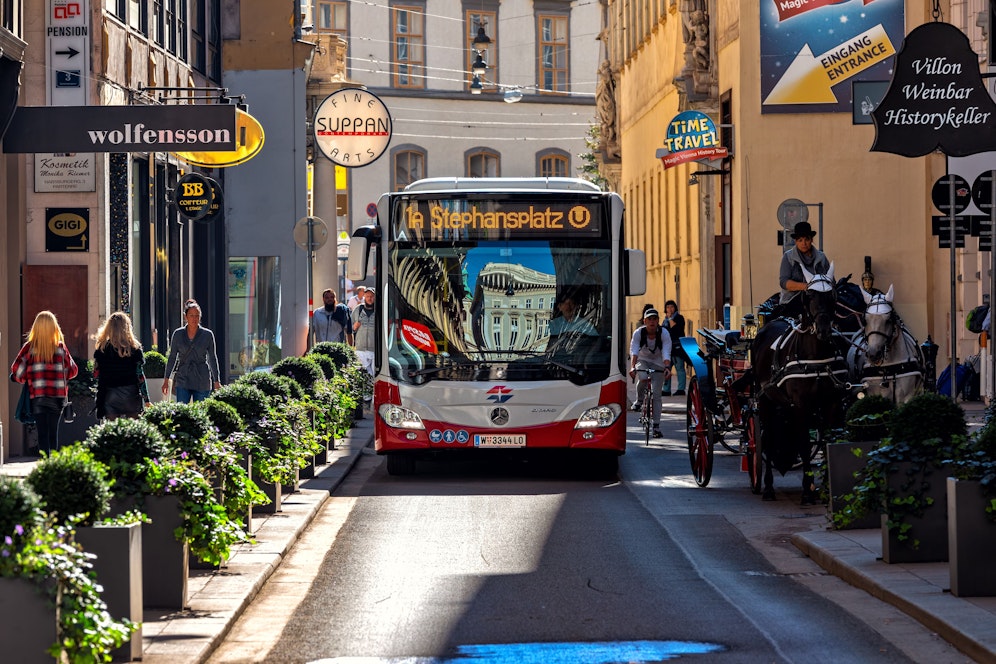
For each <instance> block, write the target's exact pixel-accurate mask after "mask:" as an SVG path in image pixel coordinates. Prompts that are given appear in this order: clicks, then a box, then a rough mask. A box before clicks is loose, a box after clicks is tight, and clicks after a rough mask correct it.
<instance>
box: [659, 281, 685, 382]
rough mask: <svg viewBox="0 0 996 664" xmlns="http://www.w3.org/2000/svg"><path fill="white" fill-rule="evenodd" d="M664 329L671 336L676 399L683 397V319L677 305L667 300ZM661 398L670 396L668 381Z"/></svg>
mask: <svg viewBox="0 0 996 664" xmlns="http://www.w3.org/2000/svg"><path fill="white" fill-rule="evenodd" d="M664 329H666V330H667V331H668V332H669V333H670V335H671V366H672V367H673V368H674V371H673V372H672V373H674V374H676V375H677V376H678V384H677V386H676V387H677V388H678V389H676V390H675V391H674V395H675V396H677V397H680V396H684V395H685V361H686V358H685V351H683V350H682V349H681V338H682V337H683V336H685V317H684V316H682V315H681V314H680V313H678V303H677V302H675V301H674V300H668V301H667V302H665V303H664ZM661 394H662V396H665V397H669V396H671V381H670V379H669V380H667V381H666V382H665V383H664V391H663V392H662V393H661Z"/></svg>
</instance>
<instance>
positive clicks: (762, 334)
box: [751, 264, 847, 505]
mask: <svg viewBox="0 0 996 664" xmlns="http://www.w3.org/2000/svg"><path fill="white" fill-rule="evenodd" d="M803 273H804V274H805V277H806V281H807V283H808V284H809V286H808V288H807V290H805V291H803V292H802V293H800V294H799V295H798V297H801V298H803V300H802V303H803V313H802V316H801V318H800V320H799V321H798V322H797V321H795V320H791V319H787V318H776V319H774V320H771V321H768V322H766V323H765V324H764V326H763V327H761V329H760V330H758V332H757V338H756V339H754V342H753V343H752V344H751V366H752V371H751V374H752V377H753V380H754V388H755V394H757V395H758V398H757V413H758V421H759V423H760V427H761V451H762V456H763V458H764V462H765V470H764V490H763V494H762V496H763V498H764V500H774V499H775V490H774V486H773V484H774V482H773V475H772V468H775V469H777V470H778V472H779V473H780V474H782V475H784V474H785V473H786V472H788V471H789V470H790V469H791V468H792V467H793V466H794V465H795V463H796V461H797V460H801V461H802V470H803V478H802V504H803V505H812V504H815V502H816V497H817V494H816V487H815V482H814V480H813V471H812V455H813V451H814V445H813V444H812V442H811V439H810V433H809V432H810V430H811V429H816V430H818V431H819V430H822V429H824V428H826V427H829V426H834V425H836V424H838V423H839V422H840V421H841V420H842V419H843V405H842V404H843V402H844V396H845V390H846V383H845V381H846V380H847V363H846V361H845V359H844V357H843V355H842V354H841V352H840V349H839V345H838V344H837V343H836V341H835V339H834V336H835V334H834V327H833V324H834V315H835V307H836V289H835V288H834V281H833V265H832V264H831V265H830V270H829V271H828V272H827V274H826V275H819V274H817V275H813V274H809V273H808V272H806V271H805V270H803Z"/></svg>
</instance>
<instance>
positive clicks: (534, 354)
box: [386, 197, 613, 385]
mask: <svg viewBox="0 0 996 664" xmlns="http://www.w3.org/2000/svg"><path fill="white" fill-rule="evenodd" d="M539 199H540V200H539V201H538V203H537V202H535V201H534V202H533V203H532V204H531V206H525V207H524V205H523V203H522V202H521V199H516V200H515V201H514V203H512V204H510V203H508V202H505V203H503V202H502V201H500V200H493V199H489V200H486V201H484V200H468V199H466V198H465V199H460V200H446V201H438V200H436V201H429V200H418V201H412V200H406V199H401V200H399V201H396V207H395V211H396V212H397V213H398V214H397V215H396V216H395V217H394V219H395V220H396V223H394V224H392V227H391V231H390V233H391V235H390V238H389V241H388V243H387V255H386V268H387V270H388V277H387V286H388V288H387V296H388V302H387V306H388V314H389V315H388V321H387V322H388V326H387V330H386V332H387V335H388V339H387V343H388V361H389V363H390V370H391V376H392V377H393V378H394V379H395V380H398V381H400V382H403V383H410V384H415V385H421V384H424V383H427V382H430V381H487V380H509V381H511V380H551V379H564V380H570V381H572V382H574V383H576V384H587V383H592V382H596V381H600V380H603V379H605V378H606V377H607V376H608V374H609V368H610V359H611V358H610V350H609V349H610V347H611V334H612V329H613V324H612V315H611V314H612V312H611V301H612V297H611V288H612V278H611V274H612V271H611V265H612V262H611V247H610V243H609V241H608V238H607V229H605V228H603V224H602V223H601V219H602V212H601V204H599V203H592V202H588V203H583V202H581V203H579V202H578V201H576V200H569V201H564V200H558V201H552V202H551V201H548V200H543V199H542V197H539ZM440 210H445V211H446V212H444V213H443V214H442V216H441V215H440V212H439V211H440ZM561 213H562V214H563V215H564V216H563V219H565V220H566V222H567V224H568V225H573V227H569V228H566V229H563V228H560V227H558V226H557V225H556V224H557V222H556V221H553V220H554V219H555V218H556V217H557V216H558V214H561ZM418 214H423V215H425V216H423V217H422V218H421V219H419V217H418V216H417V215H418ZM446 214H449V215H450V217H451V218H450V219H449V220H448V221H447V220H446V219H445V215H446ZM432 215H435V217H433V216H432ZM571 215H573V218H574V219H575V221H582V222H583V221H586V222H587V225H588V226H589V228H583V229H581V231H580V232H579V231H578V228H577V225H576V223H575V222H572V221H570V220H571V218H572V217H571ZM458 216H459V217H460V218H455V217H458ZM461 218H462V219H463V220H464V222H462V223H461V222H460V219H461ZM413 219H415V220H416V222H418V223H415V224H413V223H412V220H413ZM439 219H443V221H441V222H440V223H438V225H435V224H434V222H433V221H430V220H439Z"/></svg>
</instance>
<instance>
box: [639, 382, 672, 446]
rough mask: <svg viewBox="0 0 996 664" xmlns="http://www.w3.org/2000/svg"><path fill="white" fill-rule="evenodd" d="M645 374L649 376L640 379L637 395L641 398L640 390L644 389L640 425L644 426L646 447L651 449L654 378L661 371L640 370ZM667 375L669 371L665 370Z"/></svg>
mask: <svg viewBox="0 0 996 664" xmlns="http://www.w3.org/2000/svg"><path fill="white" fill-rule="evenodd" d="M641 371H642V372H643V373H645V374H647V377H646V378H642V379H640V383H639V385H637V390H636V394H637V396H639V395H640V394H641V392H640V389H641V388H642V389H643V392H642V394H643V405H642V406H641V408H640V424H642V425H643V435H644V439H645V441H646V443H645V444H646V446H647V447H650V438H651V437H652V435H653V431H654V410H653V409H654V400H653V394H654V392H653V378H654V374H655V373H657V372H658V371H660V369H638V370H637V372H641ZM664 371H665V373H666V372H667V371H668V369H664Z"/></svg>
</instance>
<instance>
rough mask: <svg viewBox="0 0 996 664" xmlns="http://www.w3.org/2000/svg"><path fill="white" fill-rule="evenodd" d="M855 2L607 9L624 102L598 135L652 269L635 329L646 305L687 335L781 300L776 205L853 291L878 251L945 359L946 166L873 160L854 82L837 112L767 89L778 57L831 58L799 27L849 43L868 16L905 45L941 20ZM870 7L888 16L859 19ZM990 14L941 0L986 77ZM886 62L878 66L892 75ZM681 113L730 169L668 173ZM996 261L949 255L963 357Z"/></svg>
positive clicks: (637, 301) (611, 54)
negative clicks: (941, 228)
mask: <svg viewBox="0 0 996 664" xmlns="http://www.w3.org/2000/svg"><path fill="white" fill-rule="evenodd" d="M862 4H863V3H859V2H850V3H847V2H845V3H840V4H837V5H832V6H825V7H822V8H820V9H814V10H811V11H809V12H808V14H809V16H804V15H797V16H791V15H789V16H786V15H785V14H781V15H779V14H778V13H777V11H778V9H777V6H778V3H775V2H772V1H771V0H761V2H760V11H759V3H758V1H757V0H750V1H740V0H666V1H662V2H656V1H651V0H642V1H640V0H633V1H631V2H621V1H618V0H604V1H603V7H604V12H605V22H606V29H605V30H604V31H603V45H604V49H603V53H604V57H605V59H606V60H607V62H608V66H607V67H606V69H608V70H610V71H611V73H612V75H613V77H614V78H613V80H612V81H611V84H612V85H613V86H614V88H615V91H616V92H615V96H614V101H615V106H614V108H612V109H611V111H612V113H610V114H609V117H610V119H612V118H613V117H614V123H612V122H610V123H609V124H610V126H608V127H607V126H606V114H605V113H604V112H603V114H602V118H603V123H602V129H603V131H602V135H603V138H604V137H605V136H606V135H608V136H610V138H614V139H615V144H613V142H612V141H605V140H603V146H602V147H603V150H602V160H603V163H604V168H605V172H606V173H608V174H609V176H610V179H611V180H612V182H613V186H614V188H616V189H617V190H618V191H619V192H620V194H621V195H622V196H623V198H624V200H625V201H626V208H627V231H628V234H629V244H630V245H632V246H636V247H640V248H643V249H645V250H646V251H647V261H648V271H649V274H648V282H649V290H648V293H647V295H646V296H645V297H641V298H633V299H632V301H631V302H630V306H629V318H630V319H631V320H634V321H635V320H636V319H637V317H638V316H639V312H640V308H641V306H642V305H643V303H644V302H645V301H646V302H652V303H653V304H655V305H657V306H658V307H660V306H662V305H663V303H664V300H666V299H674V300H677V301H678V303H679V306H680V309H681V310H682V311H683V313H684V315H685V316H686V318H687V319H688V321H689V323H690V332H689V333H690V334H692V333H693V332H691V330H694V329H695V328H696V327H702V326H710V327H712V326H715V325H716V322H717V321H721V320H722V319H723V307H724V304H726V303H729V304H730V305H731V308H732V319H733V324H734V326H737V325H738V324H739V318H740V316H741V315H742V314H744V313H747V312H748V311H750V310H751V309H752V307H755V306H756V305H757V304H759V303H761V302H762V301H764V300H765V299H766V298H768V297H769V296H770V295H772V294H773V293H775V292H777V291H778V267H779V263H780V260H781V255H782V246H780V245H779V244H778V242H777V239H778V237H779V234H780V232H781V230H782V226H781V224H780V223H779V220H778V210H779V206H780V204H781V203H782V202H783V201H786V200H787V199H797V200H799V201H802V202H803V203H806V204H807V206H806V207H805V210H807V211H808V212H809V221H810V222H811V223H812V225H813V226H814V227H817V225H818V223H819V222H820V218H821V217H822V224H821V225H820V227H819V228H818V229H817V230H818V235H817V238H816V239H817V245H818V246H821V247H822V249H823V250H824V251H825V252H826V253H827V255H828V257H829V258H830V259H831V260H833V261H834V264H835V274H836V275H837V276H845V275H848V274H851V275H853V276H852V280H853V281H857V280H858V279H859V278H860V276H861V274H862V272H863V271H864V257H865V256H870V257H871V259H872V268H873V271H874V273H875V276H876V286H877V287H879V288H881V289H883V290H886V289H888V287H889V284H890V283H891V284H895V288H896V305H897V309H898V311H899V312H900V313H901V315H902V316H903V318H904V320H905V321H906V322H907V323H908V324H909V326H910V327H911V328H912V330H913V332H914V334H915V335H916V336H917V338H918V339H919V340H921V341H922V340H923V339H924V338H925V337H926V336H927V334H930V335H931V336H932V338H933V340H934V341H935V342H936V343H937V344H939V345H940V352H939V356H938V362H939V364H942V365H943V364H944V363H945V362H946V359H945V358H946V357H947V355H948V348H949V343H950V338H951V330H952V325H951V318H950V317H949V313H950V311H951V276H950V275H951V252H950V250H948V249H943V250H942V249H940V248H939V246H938V238H936V237H934V236H932V235H931V225H930V217H931V215H937V214H939V212H938V211H936V210H934V209H933V206H932V203H931V188H932V186H933V184H934V182H935V181H936V180H937V179H938V178H939V177H940V176H942V175H944V174H945V172H946V171H945V169H946V163H945V158H944V157H943V156H942V155H940V154H937V153H935V154H931V155H928V156H924V157H916V158H906V157H902V156H898V155H895V154H887V153H882V152H871V151H870V148H871V146H872V143H873V141H874V139H875V128H874V126H873V125H872V124H855V120H854V119H853V116H852V112H851V107H850V105H849V104H845V103H844V101H845V100H844V99H843V97H844V96H845V95H846V96H848V100H847V101H849V95H850V90H845V88H846V87H848V86H844V85H836V84H834V85H835V87H833V88H832V90H833V91H834V92H835V93H836V95H837V96H838V97H840V98H841V99H839V104H838V105H837V106H836V107H832V105H831V104H826V103H823V104H817V103H796V104H794V105H779V104H781V102H782V97H783V96H784V92H783V90H784V88H780V89H779V90H778V93H777V94H776V93H775V90H774V87H773V86H772V84H771V79H773V78H778V77H783V78H789V77H785V76H784V72H785V70H786V69H787V65H788V64H789V62H792V61H791V60H789V61H784V62H783V61H782V60H784V58H778V57H772V49H773V47H774V46H785V47H786V48H787V49H788V48H793V47H794V48H795V51H794V52H801V51H802V49H803V47H804V46H806V45H807V44H810V43H811V48H812V52H813V53H816V54H817V55H819V54H820V53H822V52H823V51H821V50H818V48H819V46H818V43H819V39H820V38H824V39H826V38H827V35H826V34H824V33H820V32H818V31H816V30H815V29H812V30H813V31H812V32H810V33H806V30H807V29H808V25H807V23H805V21H807V20H810V24H809V25H811V24H812V23H814V22H815V21H812V20H811V19H815V18H817V16H818V15H817V13H816V12H823V15H821V16H819V18H821V19H826V18H830V19H832V25H833V28H832V29H830V30H829V31H828V32H829V33H830V34H831V35H832V34H834V33H836V39H837V40H838V43H840V44H846V43H847V41H848V39H851V38H852V37H849V35H852V34H853V35H857V34H858V32H860V30H861V29H864V26H863V25H862V24H861V21H863V20H868V19H873V20H874V23H876V24H877V25H873V26H872V28H874V29H877V30H879V31H880V32H881V30H883V29H884V30H885V31H891V32H889V34H888V36H889V38H890V41H891V42H894V47H895V49H896V50H898V49H899V47H900V45H901V44H902V38H903V37H904V36H905V35H906V34H908V33H909V31H910V30H912V29H913V28H915V27H916V26H918V25H921V24H922V23H925V22H927V21H930V20H933V18H932V14H931V10H932V5H933V3H931V2H927V1H925V0H906V1H905V2H904V1H903V0H883V1H881V2H876V3H875V4H874V5H869V6H866V7H862V6H861V5H862ZM783 10H784V5H783ZM872 10H874V11H878V12H879V14H877V15H869V16H866V15H865V14H863V13H862V12H871V11H872ZM801 11H806V10H801ZM988 11H989V9H988V3H986V2H983V1H982V0H972V1H967V2H943V1H942V2H940V17H939V18H940V19H941V20H944V21H947V22H950V23H954V24H955V25H956V26H957V27H959V28H960V29H961V30H962V31H964V32H965V33H966V34H967V35H969V37H970V38H971V43H972V46H973V48H974V50H975V52H976V53H978V54H979V62H980V66H985V58H984V56H985V54H986V41H985V38H986V34H985V33H984V31H983V28H980V27H979V26H978V25H977V24H976V23H977V21H976V19H977V17H978V15H979V14H980V13H982V12H984V13H986V14H987V13H988ZM789 20H791V21H793V22H794V23H792V24H791V25H792V26H795V27H794V28H793V31H794V33H795V34H797V35H798V34H802V35H803V36H802V38H800V41H799V42H798V43H797V44H795V45H793V44H788V45H787V46H786V44H785V43H784V42H787V41H789V37H788V36H786V35H781V34H780V33H777V32H774V31H775V30H778V29H779V28H778V24H779V21H781V25H782V26H785V25H788V21H789ZM855 25H859V26H861V28H858V27H853V26H855ZM880 26H884V28H883V27H880ZM783 29H784V30H785V31H786V32H788V30H787V28H783ZM849 31H851V32H849ZM854 31H857V32H854ZM783 38H784V39H783ZM831 38H834V37H831ZM779 40H781V41H779ZM786 52H789V53H791V51H786ZM828 53H829V51H828ZM796 57H798V56H796ZM889 61H891V58H884V57H883V62H886V64H885V65H884V69H885V70H886V71H889V72H891V70H889V69H888V67H889V65H888V62H889ZM792 64H793V65H794V64H797V63H795V62H792ZM879 69H880V70H881V69H882V68H881V67H880V68H879ZM847 76H849V79H848V80H849V82H852V83H853V82H854V81H858V80H864V79H866V78H867V79H875V80H881V79H888V77H889V76H891V73H889V74H886V75H884V76H883V75H882V74H881V72H880V71H877V70H868V72H865V73H863V74H862V73H859V74H857V75H847ZM842 91H843V93H842ZM789 98H790V99H794V98H792V97H789ZM802 101H803V102H810V101H812V100H811V99H802ZM776 102H777V103H776ZM686 110H697V111H701V112H703V113H706V114H707V115H709V117H710V118H712V120H713V121H714V122H715V123H716V124H717V125H719V126H720V131H719V135H720V141H721V142H722V144H723V145H725V146H727V147H728V148H729V152H730V156H729V157H728V158H726V159H724V160H722V161H717V162H712V163H709V164H704V165H703V164H698V163H688V164H682V165H678V166H675V167H672V168H668V169H665V168H664V166H663V164H662V161H661V159H659V158H658V157H657V150H658V149H660V148H662V147H663V145H664V138H665V134H666V131H667V126H668V123H669V122H670V120H671V119H672V118H674V116H675V115H677V114H678V113H679V112H682V111H686ZM702 170H708V171H713V173H710V174H707V175H699V176H698V177H697V178H695V179H696V180H697V184H692V183H691V182H690V180H691V179H692V176H693V174H694V173H695V172H696V171H702ZM988 264H989V257H988V253H986V254H980V253H979V252H978V241H977V239H976V238H967V239H966V247H965V249H964V250H958V251H956V252H955V270H956V273H957V276H956V295H957V304H956V306H955V313H954V315H955V322H956V325H955V328H956V331H957V339H958V356H959V358H964V357H965V356H966V355H968V354H972V353H977V352H978V340H977V337H976V335H973V334H970V333H968V332H967V331H966V330H965V327H964V324H963V321H964V314H965V312H966V311H967V310H968V309H971V308H972V307H973V306H975V305H976V304H978V303H979V301H980V300H981V298H982V295H983V292H986V293H988V290H989V286H988Z"/></svg>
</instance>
